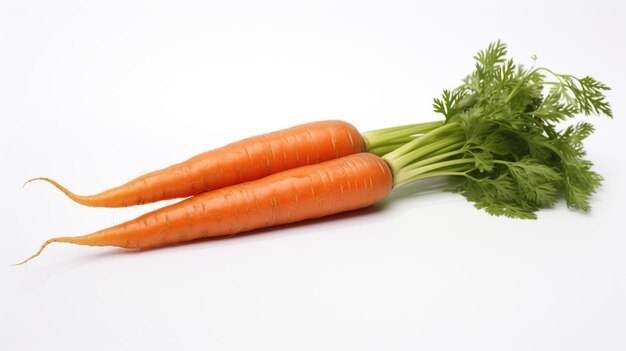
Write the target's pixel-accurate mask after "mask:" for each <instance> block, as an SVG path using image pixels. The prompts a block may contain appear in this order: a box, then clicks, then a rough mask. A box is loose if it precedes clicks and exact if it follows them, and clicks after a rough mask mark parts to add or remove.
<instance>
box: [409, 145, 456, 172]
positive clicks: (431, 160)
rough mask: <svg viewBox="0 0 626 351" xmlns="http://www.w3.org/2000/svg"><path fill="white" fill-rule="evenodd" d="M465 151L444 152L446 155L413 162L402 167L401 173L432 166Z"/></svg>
mask: <svg viewBox="0 0 626 351" xmlns="http://www.w3.org/2000/svg"><path fill="white" fill-rule="evenodd" d="M466 151H467V150H465V149H458V150H454V151H450V152H446V153H443V154H439V155H436V156H432V157H429V158H427V159H425V160H422V161H419V162H415V163H411V164H410V165H408V166H406V167H404V168H403V169H402V171H403V172H404V171H406V172H409V171H412V170H415V169H418V168H420V167H424V166H427V165H429V164H433V163H436V162H439V161H442V160H445V159H446V158H449V157H452V156H456V155H459V154H463V153H465V152H466Z"/></svg>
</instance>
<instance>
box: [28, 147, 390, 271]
mask: <svg viewBox="0 0 626 351" xmlns="http://www.w3.org/2000/svg"><path fill="white" fill-rule="evenodd" d="M392 183H393V179H392V174H391V170H390V169H389V166H387V163H386V162H385V161H384V160H383V159H381V158H379V157H378V156H375V155H373V154H369V153H359V154H354V155H349V156H346V157H342V158H339V159H335V160H330V161H326V162H323V163H320V164H314V165H309V166H303V167H299V168H294V169H291V170H287V171H284V172H281V173H276V174H273V175H270V176H268V177H265V178H262V179H258V180H255V181H250V182H246V183H241V184H237V185H233V186H229V187H225V188H221V189H218V190H214V191H211V192H206V193H203V194H200V195H197V196H195V197H192V198H189V199H186V200H184V201H181V202H178V203H176V204H173V205H170V206H166V207H163V208H160V209H158V210H155V211H153V212H150V213H147V214H145V215H143V216H140V217H138V218H136V219H133V220H130V221H128V222H125V223H121V224H118V225H116V226H113V227H110V228H107V229H103V230H100V231H97V232H95V233H92V234H88V235H85V236H78V237H60V238H53V239H50V240H48V241H46V243H45V244H44V245H43V246H42V248H41V249H40V250H39V251H38V252H37V253H36V254H35V255H33V256H32V257H31V258H29V259H28V260H30V259H32V258H34V257H36V256H37V255H39V253H41V251H42V250H43V248H44V247H45V246H46V245H48V244H50V243H52V242H67V243H73V244H79V245H89V246H118V247H123V248H128V249H146V248H154V247H160V246H167V245H176V244H179V243H183V242H187V241H191V240H196V239H201V238H209V237H219V236H230V235H235V234H237V233H242V232H247V231H250V230H254V229H258V228H265V227H271V226H276V225H281V224H287V223H293V222H298V221H303V220H306V219H312V218H319V217H324V216H328V215H332V214H336V213H341V212H345V211H350V210H355V209H358V208H363V207H367V206H370V205H372V204H374V203H376V202H378V201H380V200H382V199H384V198H385V197H386V196H387V194H389V192H390V191H391V188H392ZM28 260H26V261H28ZM26 261H24V262H26ZM22 263H23V262H22Z"/></svg>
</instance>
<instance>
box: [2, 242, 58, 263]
mask: <svg viewBox="0 0 626 351" xmlns="http://www.w3.org/2000/svg"><path fill="white" fill-rule="evenodd" d="M57 241H58V240H57V238H53V239H48V240H46V242H44V243H43V245H41V247H40V248H39V250H38V251H37V252H36V253H35V254H34V255H32V256H30V257H29V258H27V259H25V260H24V261H22V262H18V263H13V264H12V265H11V266H21V265H23V264H24V263H26V262H28V261H30V260H32V259H33V258H35V257H37V256H39V255H40V254H41V252H43V249H45V248H46V246H48V245H49V244H50V243H53V242H57Z"/></svg>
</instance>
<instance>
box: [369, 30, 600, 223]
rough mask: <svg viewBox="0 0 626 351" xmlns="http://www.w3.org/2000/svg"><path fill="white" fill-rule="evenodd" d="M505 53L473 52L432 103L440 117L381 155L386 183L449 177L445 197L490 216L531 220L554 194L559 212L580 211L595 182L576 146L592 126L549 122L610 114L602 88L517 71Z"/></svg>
mask: <svg viewBox="0 0 626 351" xmlns="http://www.w3.org/2000/svg"><path fill="white" fill-rule="evenodd" d="M506 54H507V49H506V45H505V44H503V43H502V42H496V43H493V44H491V45H489V46H488V47H487V49H485V50H483V51H480V52H479V53H478V54H477V55H476V56H475V60H476V66H475V70H474V72H472V73H471V74H470V75H468V76H467V77H466V78H465V79H463V81H462V84H461V85H460V86H459V87H457V88H456V89H453V90H446V91H444V92H443V95H442V97H441V98H437V99H435V100H434V103H433V106H434V111H435V112H436V113H439V114H441V115H443V117H444V120H443V121H440V122H439V123H440V124H436V122H433V123H431V124H428V123H423V124H421V125H422V126H428V127H429V128H428V129H426V128H425V129H423V130H422V131H425V133H423V134H420V135H418V136H415V137H413V138H412V140H410V141H408V142H406V143H405V144H404V145H402V146H399V147H397V146H396V147H395V148H394V150H393V151H390V152H388V153H386V154H384V155H382V156H383V158H384V159H385V160H386V161H387V163H388V164H389V166H390V167H391V169H392V171H393V173H394V176H395V178H394V186H401V185H404V184H407V183H410V182H413V181H416V180H419V179H423V178H428V177H434V176H442V175H447V176H458V177H460V178H461V179H462V181H461V183H460V184H459V185H457V186H456V187H455V188H454V189H453V190H454V191H456V192H458V193H460V194H462V195H463V196H465V197H466V198H467V199H468V200H469V201H471V202H473V203H474V204H475V206H476V207H477V208H480V209H484V210H486V211H487V212H488V213H491V214H494V215H504V216H508V217H516V218H536V214H535V213H536V211H537V210H538V209H540V208H546V207H551V206H553V205H554V204H555V203H556V202H557V200H558V199H559V196H561V194H562V196H564V197H565V201H566V203H567V206H568V207H570V208H572V209H577V210H582V211H584V212H587V211H589V210H590V208H591V207H590V204H589V197H590V196H591V194H593V193H594V192H595V191H596V189H597V188H598V186H599V185H600V183H601V181H602V177H601V176H600V175H599V174H598V173H596V172H594V171H593V170H592V169H591V167H592V163H591V162H590V161H588V160H586V159H585V150H584V148H583V141H584V140H585V138H587V137H588V136H589V135H590V134H592V133H593V126H592V125H591V124H589V123H587V122H578V123H576V124H573V125H569V126H566V127H565V128H559V127H560V126H559V125H560V124H561V123H562V122H565V121H566V120H568V119H571V118H572V117H575V116H577V115H579V114H584V115H606V116H609V117H612V111H611V108H610V106H609V103H608V102H607V101H606V98H605V96H604V92H605V91H606V90H609V88H608V87H607V86H606V85H604V84H603V83H601V82H599V81H597V80H595V79H594V78H592V77H588V76H587V77H584V78H577V77H574V76H571V75H567V74H560V73H555V72H554V71H552V70H550V69H547V68H544V67H538V68H534V67H530V68H526V67H524V66H523V65H518V64H516V63H514V62H513V60H512V59H506ZM533 59H534V58H533ZM407 130H408V129H407ZM401 132H402V130H395V131H394V133H397V134H399V133H401ZM370 133H373V134H376V132H370ZM364 134H366V133H364ZM366 135H367V134H366ZM370 138H373V137H372V136H370ZM393 145H394V144H388V145H384V143H383V145H379V146H377V149H378V150H383V151H384V150H387V149H386V147H388V148H392V146H393Z"/></svg>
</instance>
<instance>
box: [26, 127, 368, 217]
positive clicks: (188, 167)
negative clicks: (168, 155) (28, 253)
mask: <svg viewBox="0 0 626 351" xmlns="http://www.w3.org/2000/svg"><path fill="white" fill-rule="evenodd" d="M364 150H365V144H364V141H363V138H362V137H361V134H359V132H358V131H357V130H356V128H354V127H353V126H352V125H350V124H349V123H346V122H343V121H333V120H330V121H318V122H313V123H307V124H303V125H299V126H295V127H292V128H288V129H283V130H280V131H276V132H273V133H269V134H263V135H258V136H254V137H251V138H247V139H244V140H241V141H238V142H235V143H232V144H229V145H226V146H224V147H221V148H218V149H215V150H211V151H207V152H204V153H201V154H199V155H197V156H194V157H192V158H190V159H188V160H186V161H184V162H181V163H178V164H175V165H172V166H169V167H167V168H164V169H161V170H157V171H154V172H150V173H147V174H145V175H142V176H141V177H138V178H136V179H133V180H131V181H129V182H128V183H126V184H124V185H121V186H118V187H115V188H112V189H109V190H105V191H103V192H101V193H99V194H95V195H88V196H81V195H76V194H74V193H72V192H70V191H69V190H67V189H66V188H65V187H63V186H61V185H60V184H59V183H57V182H56V181H54V180H52V179H49V178H43V177H41V178H34V179H31V180H29V181H28V182H26V183H29V182H31V181H34V180H43V181H47V182H49V183H51V184H52V185H54V186H55V187H57V188H58V189H59V190H61V191H62V192H63V193H65V195H67V196H68V197H69V198H70V199H72V200H74V201H76V202H78V203H79V204H82V205H85V206H92V207H125V206H133V205H140V204H145V203H152V202H156V201H160V200H169V199H174V198H181V197H189V196H193V195H196V194H199V193H202V192H206V191H209V190H213V189H218V188H222V187H225V186H228V185H232V184H239V183H242V182H246V181H250V180H255V179H259V178H262V177H265V176H267V175H270V174H273V173H277V172H280V171H284V170H286V169H290V168H294V167H299V166H303V165H309V164H314V163H319V162H323V161H327V160H330V159H334V158H338V157H342V156H345V155H350V154H354V153H358V152H363V151H364Z"/></svg>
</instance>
